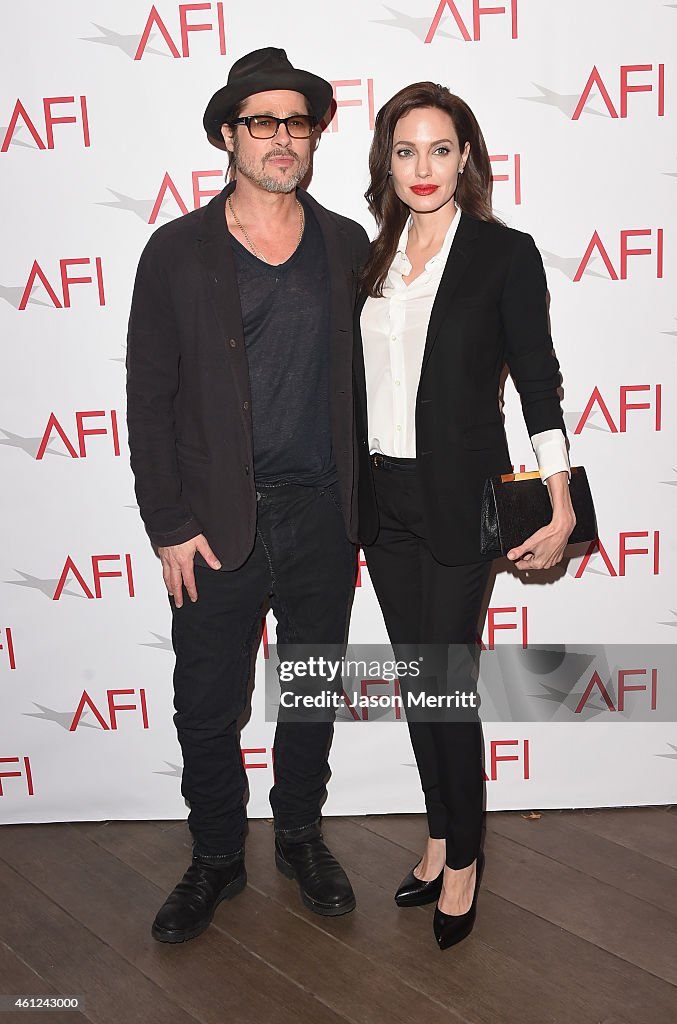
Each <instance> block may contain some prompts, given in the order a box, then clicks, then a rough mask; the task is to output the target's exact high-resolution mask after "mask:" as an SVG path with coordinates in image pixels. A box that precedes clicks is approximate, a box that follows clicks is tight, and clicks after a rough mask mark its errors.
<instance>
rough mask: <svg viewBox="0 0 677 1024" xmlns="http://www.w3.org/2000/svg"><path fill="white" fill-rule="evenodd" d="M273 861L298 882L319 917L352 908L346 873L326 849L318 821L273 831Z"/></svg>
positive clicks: (337, 913)
mask: <svg viewBox="0 0 677 1024" xmlns="http://www.w3.org/2000/svg"><path fill="white" fill-rule="evenodd" d="M275 863H276V865H277V868H278V870H279V871H281V872H282V874H283V875H286V876H287V878H294V879H296V881H297V882H298V883H299V888H300V890H301V899H302V900H303V902H304V904H305V905H306V906H307V907H308V909H309V910H312V911H314V913H316V914H321V915H322V916H323V917H338V916H340V915H341V914H347V913H349V912H350V911H351V910H354V909H355V894H354V893H353V890H352V886H351V884H350V882H349V881H348V876H347V875H346V873H345V871H344V870H343V868H342V867H341V865H340V864H339V862H338V861H337V860H336V858H335V857H334V856H332V854H331V853H330V852H329V850H328V849H327V847H326V845H325V843H324V840H323V839H322V831H321V829H320V826H319V824H318V823H314V824H313V825H308V826H307V828H304V829H303V830H300V831H298V832H294V833H293V834H291V835H290V834H289V833H286V834H280V833H276V835H275Z"/></svg>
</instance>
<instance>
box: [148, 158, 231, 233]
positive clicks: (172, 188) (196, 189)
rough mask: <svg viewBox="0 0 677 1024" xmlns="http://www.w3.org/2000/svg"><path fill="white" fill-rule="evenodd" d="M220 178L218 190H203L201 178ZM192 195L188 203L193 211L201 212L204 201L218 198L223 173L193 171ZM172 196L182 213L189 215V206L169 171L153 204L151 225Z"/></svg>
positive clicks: (149, 219) (218, 171)
mask: <svg viewBox="0 0 677 1024" xmlns="http://www.w3.org/2000/svg"><path fill="white" fill-rule="evenodd" d="M214 177H218V178H220V179H221V181H220V183H219V187H218V188H207V189H205V188H203V187H202V182H201V180H200V179H201V178H214ZM191 184H192V188H191V195H190V198H189V199H188V202H189V203H191V207H190V208H191V209H192V210H199V208H200V207H201V206H202V200H203V199H211V198H212V197H213V196H217V195H218V194H219V192H220V191H221V189H222V188H223V171H220V170H217V171H193V172H192V173H191ZM169 196H171V197H172V198H173V199H174V202H175V203H176V205H177V206H178V208H179V210H180V211H181V213H188V204H187V203H186V201H185V200H184V198H183V196H182V195H181V193H180V192H179V189H178V188H177V186H176V184H175V182H174V181H173V179H172V178H171V177H170V174H169V171H167V172H166V173H165V176H164V178H163V179H162V182H161V184H160V189H159V191H158V194H157V196H156V198H155V202H154V203H153V209H152V210H151V213H150V217H149V218H148V223H149V224H154V223H155V221H156V220H157V219H158V214H159V213H160V210H161V209H162V206H163V205H164V203H165V202H166V200H167V199H168V197H169Z"/></svg>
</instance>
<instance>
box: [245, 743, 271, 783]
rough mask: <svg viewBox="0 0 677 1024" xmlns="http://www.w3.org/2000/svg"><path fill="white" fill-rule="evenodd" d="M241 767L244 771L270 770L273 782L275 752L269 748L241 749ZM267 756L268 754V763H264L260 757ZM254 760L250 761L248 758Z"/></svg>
mask: <svg viewBox="0 0 677 1024" xmlns="http://www.w3.org/2000/svg"><path fill="white" fill-rule="evenodd" d="M241 754H242V767H243V768H244V769H245V771H250V769H252V768H270V769H271V770H272V772H273V780H274V779H275V770H274V769H275V751H274V749H273V748H272V747H271V748H270V750H269V749H268V747H242V750H241ZM262 754H263V755H265V756H267V755H268V754H270V762H268V761H267V760H266V761H264V760H262V758H261V755H262ZM250 757H251V758H256V760H252V761H250V760H249V758H250Z"/></svg>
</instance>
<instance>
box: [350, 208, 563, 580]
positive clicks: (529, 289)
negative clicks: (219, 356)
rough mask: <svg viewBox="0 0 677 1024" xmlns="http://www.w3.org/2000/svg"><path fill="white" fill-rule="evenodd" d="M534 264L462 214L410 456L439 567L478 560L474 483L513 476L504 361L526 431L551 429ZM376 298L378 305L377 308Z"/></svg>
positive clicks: (365, 488) (362, 475)
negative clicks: (502, 396)
mask: <svg viewBox="0 0 677 1024" xmlns="http://www.w3.org/2000/svg"><path fill="white" fill-rule="evenodd" d="M546 294H547V292H546V280H545V273H544V270H543V263H542V260H541V257H540V254H539V252H538V249H537V248H536V245H535V244H534V240H533V238H532V237H531V235H527V234H524V233H523V232H521V231H515V230H514V229H512V228H507V227H504V226H503V225H501V224H493V223H487V222H486V221H480V220H476V219H475V218H474V217H471V216H469V215H468V214H467V213H463V215H462V217H461V221H460V223H459V226H458V230H457V232H456V236H455V238H454V241H453V244H452V247H451V251H450V253H449V257H448V259H447V264H446V267H445V269H444V273H443V275H442V280H441V282H440V286H439V289H438V292H437V296H436V298H435V302H434V305H433V308H432V313H431V316H430V322H429V325H428V332H427V336H426V342H425V349H424V354H423V364H422V368H421V378H420V381H419V386H418V393H417V396H416V459H417V472H418V474H419V479H420V484H421V493H422V500H423V506H424V509H423V510H424V514H425V520H426V523H427V527H428V540H429V543H430V546H431V549H432V552H433V554H434V556H435V558H436V559H437V560H438V561H440V562H442V563H443V564H446V565H462V564H464V563H468V562H475V561H482V560H488V559H487V556H483V555H482V554H481V552H480V511H481V498H482V489H483V486H484V481H485V479H486V478H487V477H488V476H495V475H497V474H499V473H509V472H510V471H511V469H512V465H511V462H510V456H509V453H508V444H507V440H506V435H505V428H504V424H503V418H502V415H501V411H500V408H499V387H500V381H501V375H502V371H503V368H504V366H505V365H506V364H507V366H508V369H509V370H510V374H511V376H512V378H513V381H514V382H515V386H516V387H517V390H518V392H519V395H520V400H521V403H522V411H523V415H524V420H525V423H526V426H527V430H528V432H529V434H530V435H531V434H536V433H539V432H540V431H542V430H550V429H552V428H556V427H559V428H560V429H561V430H562V431H564V432H565V435H566V430H565V427H564V420H563V417H562V409H561V406H560V397H559V392H558V388H559V384H560V374H559V363H558V361H557V358H556V357H555V354H554V352H553V348H552V341H551V338H550V333H549V330H548V311H547V302H546ZM365 301H366V296H365V295H362V296H361V298H360V301H359V302H358V304H357V309H356V320H357V323H356V330H355V359H354V371H355V412H356V425H357V429H356V445H357V458H358V463H359V478H358V509H359V538H360V543H361V544H363V545H368V544H370V543H373V542H374V540H375V538H376V535H377V533H378V509H377V505H376V498H375V494H374V483H373V477H372V473H373V472H379V471H378V470H375V471H374V470H372V467H371V463H370V460H369V439H368V436H367V396H366V384H365V372H364V357H363V351H362V338H361V333H360V330H359V318H360V313H361V311H362V307H363V306H364V303H365ZM384 301H385V300H384Z"/></svg>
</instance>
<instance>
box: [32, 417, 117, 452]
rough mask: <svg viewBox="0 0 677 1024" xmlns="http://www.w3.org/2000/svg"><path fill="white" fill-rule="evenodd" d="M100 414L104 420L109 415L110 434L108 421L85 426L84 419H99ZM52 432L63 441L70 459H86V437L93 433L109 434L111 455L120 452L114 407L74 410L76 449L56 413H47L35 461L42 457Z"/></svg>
mask: <svg viewBox="0 0 677 1024" xmlns="http://www.w3.org/2000/svg"><path fill="white" fill-rule="evenodd" d="M102 416H103V417H105V419H106V420H107V419H108V417H109V416H110V434H109V427H108V423H107V422H106V426H105V427H104V426H97V427H87V426H85V421H86V420H88V419H92V418H97V419H100V418H101V417H102ZM53 433H56V434H58V435H59V437H60V438H61V440H62V441H63V443H64V445H65V447H66V451H67V452H68V454H69V455H70V457H71V458H72V459H86V458H87V440H86V439H87V438H88V437H91V436H93V435H95V434H106V435H109V436H110V439H111V442H112V445H113V455H119V454H120V434H119V431H118V414H117V412H116V411H115V409H111V410H110V411H109V412H107V411H106V410H105V409H95V410H93V411H91V412H76V413H75V433H76V438H77V441H76V443H77V448H78V450H77V451H76V450H75V446H74V445H73V444H72V443H71V440H70V438H69V436H68V434H67V432H66V430H65V429H64V428H63V426H62V425H61V423H60V422H59V420H58V419H57V418H56V415H55V414H54V413H53V412H51V413H50V414H49V419H48V420H47V426H46V427H45V430H44V433H43V435H42V439H41V441H40V447H39V448H38V451H37V454H36V456H35V458H36V461H38V462H39V461H40V460H41V459H43V458H44V456H45V451H46V449H47V446H48V445H49V443H50V441H51V439H52V434H53Z"/></svg>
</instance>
